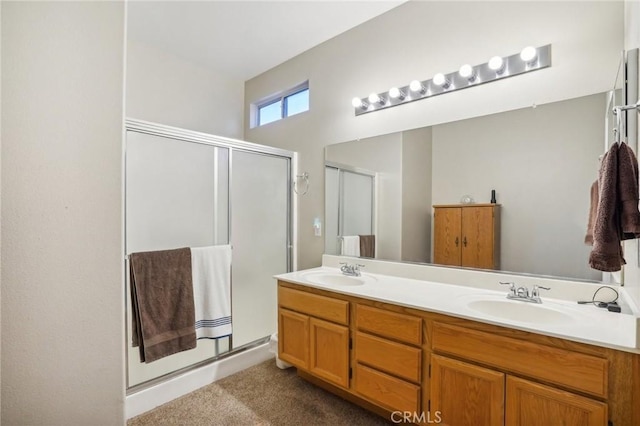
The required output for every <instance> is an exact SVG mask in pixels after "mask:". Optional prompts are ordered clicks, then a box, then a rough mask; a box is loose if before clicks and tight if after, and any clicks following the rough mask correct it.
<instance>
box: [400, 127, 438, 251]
mask: <svg viewBox="0 0 640 426" xmlns="http://www.w3.org/2000/svg"><path fill="white" fill-rule="evenodd" d="M431 136H432V132H431V127H425V128H422V129H415V130H409V131H406V132H402V256H401V259H402V260H407V261H411V262H430V261H431V204H432V203H431V192H432V190H431V185H432V182H431V174H432V168H433V167H432V163H433V161H432V157H431V150H432V141H431Z"/></svg>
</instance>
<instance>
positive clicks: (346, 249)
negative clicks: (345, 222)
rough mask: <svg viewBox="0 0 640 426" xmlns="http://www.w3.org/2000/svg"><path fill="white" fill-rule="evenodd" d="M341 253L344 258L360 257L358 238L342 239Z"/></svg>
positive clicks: (356, 236)
mask: <svg viewBox="0 0 640 426" xmlns="http://www.w3.org/2000/svg"><path fill="white" fill-rule="evenodd" d="M341 251H342V253H341V254H343V255H345V256H357V257H360V237H359V236H358V235H355V236H353V235H351V236H346V237H342V247H341Z"/></svg>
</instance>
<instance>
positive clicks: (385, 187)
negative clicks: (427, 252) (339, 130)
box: [323, 133, 402, 260]
mask: <svg viewBox="0 0 640 426" xmlns="http://www.w3.org/2000/svg"><path fill="white" fill-rule="evenodd" d="M326 159H327V160H328V161H333V162H337V163H341V164H345V165H350V166H353V167H359V168H362V169H367V170H370V171H374V172H377V181H376V186H377V188H376V246H377V249H376V258H377V259H389V260H400V258H401V257H400V256H401V249H402V246H401V235H402V175H401V173H402V135H401V134H399V133H396V134H391V135H383V136H377V137H375V138H369V139H366V140H360V141H351V142H349V143H341V144H336V145H332V146H328V147H327V149H326ZM323 216H324V211H323Z"/></svg>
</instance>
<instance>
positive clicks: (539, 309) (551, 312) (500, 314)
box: [467, 299, 574, 324]
mask: <svg viewBox="0 0 640 426" xmlns="http://www.w3.org/2000/svg"><path fill="white" fill-rule="evenodd" d="M467 307H468V308H469V309H471V310H474V311H476V312H480V313H483V314H486V315H490V316H492V317H496V318H501V319H507V320H512V321H520V322H528V323H535V324H561V323H567V322H572V321H574V317H573V316H571V315H570V314H567V313H565V312H562V311H559V310H557V309H554V308H550V307H548V306H545V305H544V303H543V304H540V305H538V304H534V303H528V302H520V301H515V300H507V299H504V300H495V299H490V300H474V301H472V302H469V303H468V304H467Z"/></svg>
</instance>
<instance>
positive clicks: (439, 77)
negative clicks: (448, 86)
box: [433, 72, 447, 86]
mask: <svg viewBox="0 0 640 426" xmlns="http://www.w3.org/2000/svg"><path fill="white" fill-rule="evenodd" d="M446 81H447V79H446V78H444V74H442V73H440V72H439V73H438V74H436V75H434V76H433V84H437V85H438V86H442V85H443V84H444V83H445V82H446Z"/></svg>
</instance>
